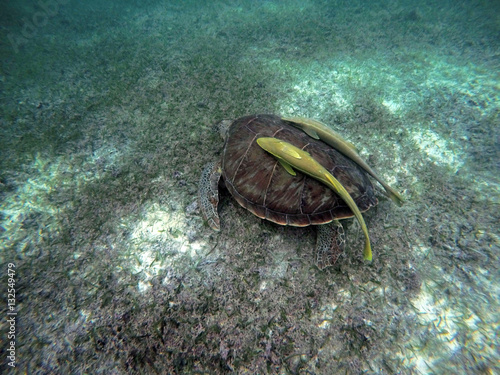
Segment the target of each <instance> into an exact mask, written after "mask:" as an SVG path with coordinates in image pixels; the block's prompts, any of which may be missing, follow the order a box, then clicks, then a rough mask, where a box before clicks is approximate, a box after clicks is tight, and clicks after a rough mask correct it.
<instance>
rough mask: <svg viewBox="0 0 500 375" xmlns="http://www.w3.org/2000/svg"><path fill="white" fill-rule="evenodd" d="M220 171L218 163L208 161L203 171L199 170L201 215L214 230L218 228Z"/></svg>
mask: <svg viewBox="0 0 500 375" xmlns="http://www.w3.org/2000/svg"><path fill="white" fill-rule="evenodd" d="M221 173H222V170H221V166H220V163H213V162H212V163H208V164H207V165H206V166H205V168H204V169H203V172H201V177H200V183H199V187H198V199H199V205H200V210H201V215H202V216H203V219H204V220H205V221H206V222H207V223H208V225H209V226H210V228H212V229H214V230H216V231H219V230H220V219H219V214H218V213H217V206H218V205H219V180H220V176H221Z"/></svg>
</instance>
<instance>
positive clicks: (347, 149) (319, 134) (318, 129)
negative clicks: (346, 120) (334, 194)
mask: <svg viewBox="0 0 500 375" xmlns="http://www.w3.org/2000/svg"><path fill="white" fill-rule="evenodd" d="M281 119H282V120H284V121H288V122H290V123H291V125H293V126H295V127H296V128H298V129H301V130H302V131H304V132H305V133H306V134H307V135H309V136H310V137H311V138H314V139H321V140H322V141H323V142H325V143H326V144H328V145H330V146H332V147H333V148H335V149H336V150H338V151H339V152H341V153H343V154H344V155H345V156H347V157H348V158H349V159H351V160H352V161H353V162H355V163H356V164H358V165H359V166H360V167H361V168H363V169H364V170H365V171H366V172H367V173H368V174H369V175H370V176H372V177H373V178H374V179H375V180H377V181H378V182H379V183H380V184H381V185H382V186H383V187H384V189H385V191H386V193H387V195H388V197H389V198H391V199H392V200H393V201H394V202H395V203H396V204H397V205H398V206H401V205H402V204H403V202H404V201H403V198H402V197H401V195H399V193H398V192H397V191H396V190H394V189H393V188H391V187H390V186H389V185H387V184H386V183H385V182H384V181H382V179H380V177H378V176H377V175H376V174H375V172H374V171H373V169H371V168H370V166H369V165H368V164H366V163H365V162H364V160H363V159H361V157H360V156H359V155H358V152H357V150H356V147H355V146H354V145H353V144H352V143H350V142H348V141H346V140H345V139H343V138H342V136H341V135H340V134H338V133H337V132H335V131H333V130H332V129H330V127H328V126H327V125H325V124H323V123H322V122H320V121H317V120H313V119H308V118H304V117H282V118H281Z"/></svg>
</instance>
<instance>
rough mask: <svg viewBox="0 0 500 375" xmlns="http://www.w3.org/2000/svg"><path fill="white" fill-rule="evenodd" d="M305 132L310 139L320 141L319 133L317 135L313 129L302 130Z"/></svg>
mask: <svg viewBox="0 0 500 375" xmlns="http://www.w3.org/2000/svg"><path fill="white" fill-rule="evenodd" d="M302 130H303V131H304V133H306V134H307V135H308V136H309V137H311V138H313V139H319V135H318V133H316V130H313V129H311V128H303V129H302Z"/></svg>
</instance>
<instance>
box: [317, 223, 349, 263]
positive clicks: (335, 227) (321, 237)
mask: <svg viewBox="0 0 500 375" xmlns="http://www.w3.org/2000/svg"><path fill="white" fill-rule="evenodd" d="M344 247H345V233H344V228H343V227H342V224H340V222H339V221H338V220H334V221H333V222H331V223H330V224H325V225H319V226H318V234H317V239H316V264H317V266H318V268H319V269H320V270H322V269H323V268H325V267H329V266H333V265H334V264H335V262H336V261H337V259H338V258H339V256H340V254H342V253H343V252H344Z"/></svg>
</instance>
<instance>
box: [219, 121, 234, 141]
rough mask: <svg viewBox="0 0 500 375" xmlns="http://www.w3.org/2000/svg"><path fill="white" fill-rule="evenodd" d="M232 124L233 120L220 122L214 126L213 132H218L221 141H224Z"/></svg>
mask: <svg viewBox="0 0 500 375" xmlns="http://www.w3.org/2000/svg"><path fill="white" fill-rule="evenodd" d="M232 123H233V120H222V121H221V122H219V123H217V124H215V125H214V131H217V132H219V134H220V136H221V137H222V139H224V140H225V139H226V136H227V131H228V130H229V127H230V126H231V124H232Z"/></svg>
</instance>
